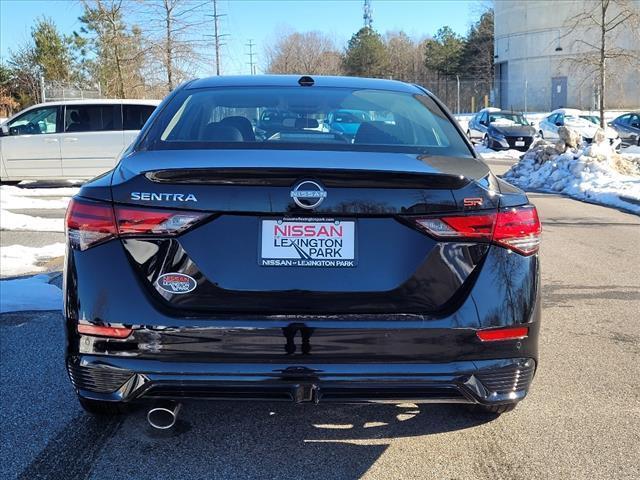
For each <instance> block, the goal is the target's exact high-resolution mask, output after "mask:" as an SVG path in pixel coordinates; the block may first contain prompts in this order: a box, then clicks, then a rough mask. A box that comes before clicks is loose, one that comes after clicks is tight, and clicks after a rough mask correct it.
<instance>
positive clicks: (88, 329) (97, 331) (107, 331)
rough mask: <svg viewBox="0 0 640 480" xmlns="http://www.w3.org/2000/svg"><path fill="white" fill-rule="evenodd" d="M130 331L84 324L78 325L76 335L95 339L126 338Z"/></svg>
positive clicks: (128, 329)
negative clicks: (79, 334) (89, 336)
mask: <svg viewBox="0 0 640 480" xmlns="http://www.w3.org/2000/svg"><path fill="white" fill-rule="evenodd" d="M132 331H133V330H131V329H130V328H116V327H100V326H98V325H87V324H86V323H81V324H78V333H81V334H83V335H93V336H96V337H111V338H127V337H128V336H129V335H131V332H132Z"/></svg>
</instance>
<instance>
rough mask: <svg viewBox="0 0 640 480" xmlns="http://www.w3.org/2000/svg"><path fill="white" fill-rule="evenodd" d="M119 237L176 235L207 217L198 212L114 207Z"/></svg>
mask: <svg viewBox="0 0 640 480" xmlns="http://www.w3.org/2000/svg"><path fill="white" fill-rule="evenodd" d="M115 211H116V218H117V220H118V232H119V233H120V235H141V234H142V235H144V234H154V235H157V234H164V235H176V234H178V233H180V232H182V231H184V230H186V229H187V228H189V227H191V226H192V225H194V224H195V223H197V222H199V221H200V220H202V219H203V218H205V217H206V216H207V214H206V213H200V212H176V211H171V210H149V209H146V208H145V209H142V208H129V207H116V209H115Z"/></svg>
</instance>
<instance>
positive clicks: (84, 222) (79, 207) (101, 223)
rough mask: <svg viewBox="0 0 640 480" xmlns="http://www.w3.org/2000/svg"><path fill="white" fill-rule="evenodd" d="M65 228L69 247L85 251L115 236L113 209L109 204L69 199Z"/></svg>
mask: <svg viewBox="0 0 640 480" xmlns="http://www.w3.org/2000/svg"><path fill="white" fill-rule="evenodd" d="M65 226H66V231H67V238H68V239H69V246H70V247H71V248H74V249H76V250H86V249H87V248H89V247H92V246H93V245H97V244H99V243H102V242H106V241H107V240H110V239H112V238H114V237H115V236H116V235H117V233H118V232H117V230H116V222H115V217H114V214H113V207H112V206H111V204H109V203H100V202H92V201H88V200H77V199H71V202H69V207H68V208H67V214H66V216H65Z"/></svg>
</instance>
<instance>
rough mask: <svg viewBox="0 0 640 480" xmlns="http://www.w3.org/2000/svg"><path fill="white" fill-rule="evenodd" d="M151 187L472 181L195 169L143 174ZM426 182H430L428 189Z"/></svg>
mask: <svg viewBox="0 0 640 480" xmlns="http://www.w3.org/2000/svg"><path fill="white" fill-rule="evenodd" d="M144 176H145V178H146V179H147V180H149V181H151V182H153V183H162V184H182V185H217V186H263V187H264V186H272V187H291V186H293V185H295V183H296V182H298V181H300V180H301V179H307V178H313V179H317V180H319V181H320V182H322V184H323V185H324V186H325V187H328V188H357V187H363V188H376V187H379V188H417V189H459V188H462V187H464V186H466V185H468V184H469V183H470V182H471V181H473V179H472V178H468V177H465V176H463V175H455V174H451V173H444V172H442V173H441V172H407V171H393V170H391V171H385V170H364V169H334V168H326V169H319V168H282V167H266V168H265V167H262V168H260V167H255V168H251V167H237V168H232V167H224V168H212V167H196V168H187V169H171V168H169V169H158V170H150V171H146V172H144ZM429 182H434V184H433V185H429V184H428V183H429ZM425 183H426V184H425Z"/></svg>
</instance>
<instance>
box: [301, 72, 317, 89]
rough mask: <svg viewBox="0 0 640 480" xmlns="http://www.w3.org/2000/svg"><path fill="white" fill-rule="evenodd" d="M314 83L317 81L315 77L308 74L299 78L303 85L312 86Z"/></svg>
mask: <svg viewBox="0 0 640 480" xmlns="http://www.w3.org/2000/svg"><path fill="white" fill-rule="evenodd" d="M314 83H315V80H313V78H311V77H309V76H307V75H304V76H302V77H300V79H299V80H298V84H299V85H300V86H301V87H312V86H313V84H314Z"/></svg>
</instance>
